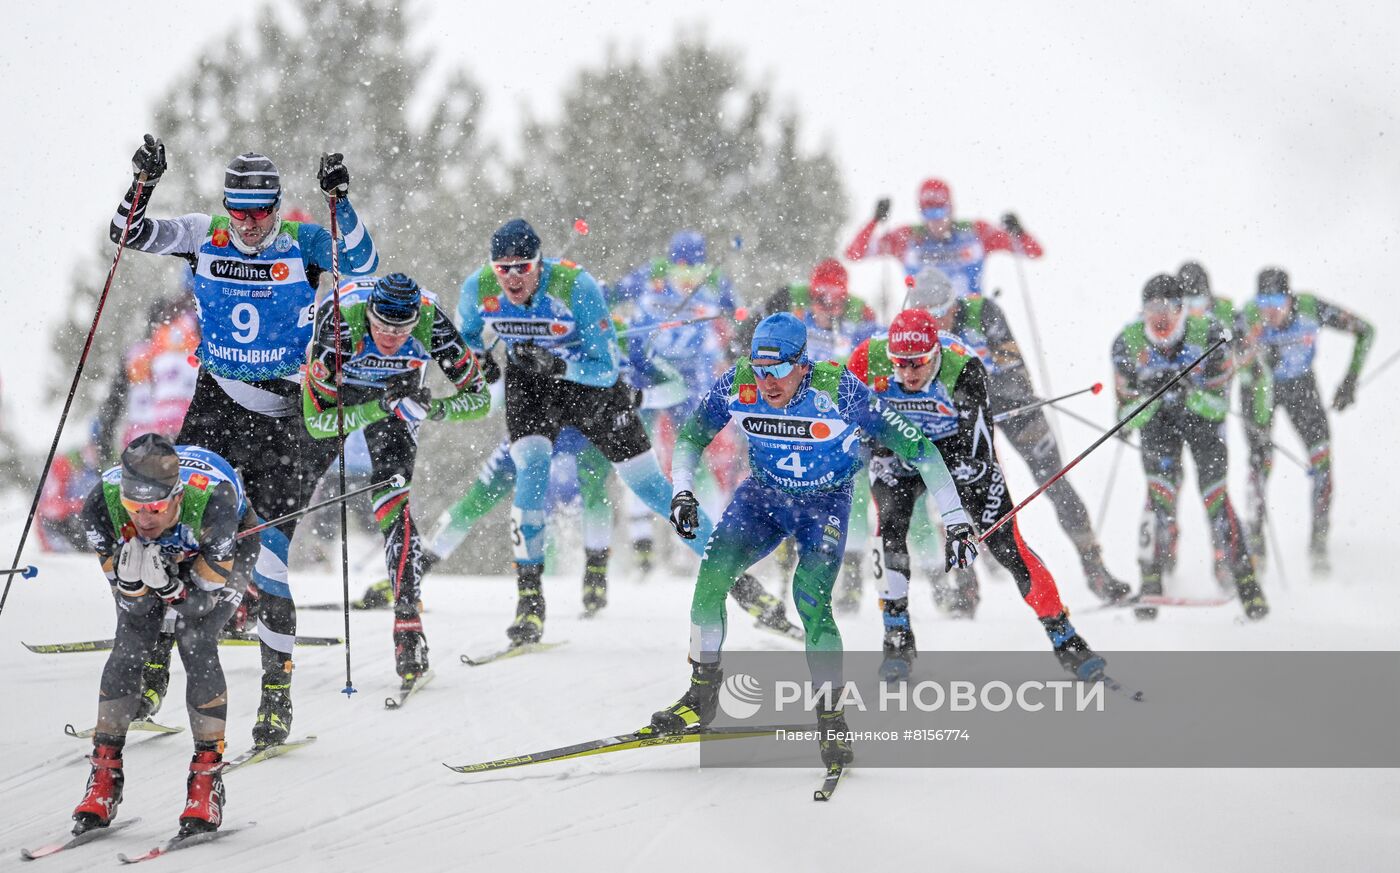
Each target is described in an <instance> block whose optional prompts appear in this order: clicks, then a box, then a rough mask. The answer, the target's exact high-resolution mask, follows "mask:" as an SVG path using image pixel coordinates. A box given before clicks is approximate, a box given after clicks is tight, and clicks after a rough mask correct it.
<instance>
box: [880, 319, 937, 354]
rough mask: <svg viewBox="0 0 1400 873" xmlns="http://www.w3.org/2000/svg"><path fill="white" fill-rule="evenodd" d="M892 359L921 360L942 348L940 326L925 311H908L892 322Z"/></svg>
mask: <svg viewBox="0 0 1400 873" xmlns="http://www.w3.org/2000/svg"><path fill="white" fill-rule="evenodd" d="M889 337H890V339H889V349H888V352H887V353H888V354H889V356H890V357H891V358H920V357H923V356H924V355H928V354H932V353H933V352H934V351H936V350H938V349H939V348H940V346H939V342H938V324H937V323H936V322H935V321H934V320H933V316H932V315H929V314H928V312H927V311H925V310H923V309H906V310H904V311H903V312H901V313H899V314H898V315H896V316H895V317H894V321H891V322H890V333H889Z"/></svg>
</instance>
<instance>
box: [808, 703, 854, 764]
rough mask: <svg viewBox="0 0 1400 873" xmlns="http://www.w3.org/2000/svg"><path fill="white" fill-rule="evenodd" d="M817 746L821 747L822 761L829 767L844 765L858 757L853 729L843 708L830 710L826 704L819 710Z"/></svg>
mask: <svg viewBox="0 0 1400 873" xmlns="http://www.w3.org/2000/svg"><path fill="white" fill-rule="evenodd" d="M817 746H818V747H820V748H821V752H822V763H823V764H825V765H826V766H827V767H831V766H832V765H833V764H839V765H840V766H842V767H844V766H846V765H847V764H849V763H851V762H852V761H854V760H855V759H856V753H855V749H854V747H853V746H852V745H851V729H850V728H849V727H848V726H847V725H846V716H845V715H844V714H843V713H842V712H841V710H839V709H830V710H829V709H827V708H826V707H825V706H823V707H821V708H820V709H818V710H817Z"/></svg>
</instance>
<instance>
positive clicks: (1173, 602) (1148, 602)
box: [1084, 594, 1235, 612]
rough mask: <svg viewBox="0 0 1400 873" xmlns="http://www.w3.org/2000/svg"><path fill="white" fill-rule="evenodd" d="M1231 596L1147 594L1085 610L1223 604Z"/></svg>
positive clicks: (1100, 610) (1228, 601) (1099, 610)
mask: <svg viewBox="0 0 1400 873" xmlns="http://www.w3.org/2000/svg"><path fill="white" fill-rule="evenodd" d="M1234 602H1235V598H1233V597H1224V596H1222V597H1168V596H1166V595H1163V594H1147V595H1139V596H1137V597H1128V598H1126V599H1123V600H1119V601H1117V602H1115V603H1101V604H1099V605H1098V606H1094V607H1090V608H1089V609H1086V610H1084V611H1085V612H1102V611H1103V610H1105V609H1124V608H1126V607H1142V606H1224V605H1226V604H1227V603H1234Z"/></svg>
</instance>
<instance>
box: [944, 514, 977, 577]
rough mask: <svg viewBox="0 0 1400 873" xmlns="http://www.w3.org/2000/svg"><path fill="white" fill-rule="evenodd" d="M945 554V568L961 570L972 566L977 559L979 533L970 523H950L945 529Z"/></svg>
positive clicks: (947, 569)
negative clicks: (974, 531) (977, 533)
mask: <svg viewBox="0 0 1400 873" xmlns="http://www.w3.org/2000/svg"><path fill="white" fill-rule="evenodd" d="M944 536H945V542H944V544H943V556H944V558H945V559H946V562H947V563H946V566H945V567H944V570H946V571H950V572H951V571H952V570H953V569H954V568H957V569H959V570H961V569H963V568H964V567H970V566H972V562H973V561H975V560H976V559H977V535H976V534H975V533H973V531H972V525H970V524H950V525H948V527H947V529H946V530H945V531H944Z"/></svg>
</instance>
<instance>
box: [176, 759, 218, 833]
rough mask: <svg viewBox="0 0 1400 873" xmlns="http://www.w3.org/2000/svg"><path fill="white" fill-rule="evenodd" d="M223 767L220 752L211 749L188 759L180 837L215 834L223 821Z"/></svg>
mask: <svg viewBox="0 0 1400 873" xmlns="http://www.w3.org/2000/svg"><path fill="white" fill-rule="evenodd" d="M223 766H224V756H223V754H222V753H220V752H217V751H214V750H212V749H206V750H201V751H196V752H195V753H194V757H193V758H191V759H190V778H189V780H188V781H187V782H186V783H185V811H184V813H183V814H182V815H181V816H180V835H181V836H188V835H189V834H198V833H205V832H208V831H216V830H218V829H219V825H221V824H223V821H224V777H223V775H221V773H220V771H221V770H222V769H223Z"/></svg>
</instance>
